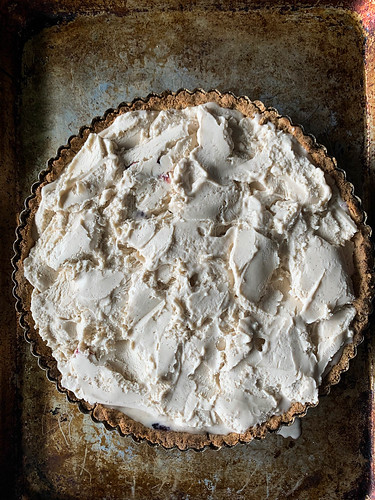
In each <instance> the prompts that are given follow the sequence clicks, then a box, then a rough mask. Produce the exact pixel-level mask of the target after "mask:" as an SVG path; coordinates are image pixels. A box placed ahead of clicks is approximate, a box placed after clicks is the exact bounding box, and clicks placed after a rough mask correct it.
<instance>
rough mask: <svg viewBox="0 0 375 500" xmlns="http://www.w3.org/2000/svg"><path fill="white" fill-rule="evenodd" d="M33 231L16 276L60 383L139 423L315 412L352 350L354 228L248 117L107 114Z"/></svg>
mask: <svg viewBox="0 0 375 500" xmlns="http://www.w3.org/2000/svg"><path fill="white" fill-rule="evenodd" d="M36 229H37V232H38V239H37V242H36V244H35V246H34V247H33V248H32V250H31V251H30V255H29V257H28V258H27V259H26V260H25V274H26V277H27V279H28V280H29V281H30V283H31V284H32V285H33V286H34V291H33V295H32V305H31V308H32V314H33V317H34V320H35V323H36V326H37V327H38V328H39V333H40V335H41V336H42V338H43V339H45V341H46V342H47V343H48V345H49V346H50V347H51V348H52V350H53V354H54V356H55V358H56V360H57V362H58V367H59V370H60V371H61V373H62V384H63V386H65V387H66V388H68V389H70V390H72V391H73V392H74V393H75V394H76V395H77V396H78V397H80V398H84V399H85V400H87V401H88V402H90V403H96V402H99V403H103V404H105V405H108V406H111V407H118V408H120V409H122V411H124V413H126V414H128V415H129V416H131V417H133V418H135V419H136V420H139V421H141V422H143V423H144V424H146V425H149V426H151V425H152V424H154V425H155V424H158V425H156V427H158V426H160V425H161V426H165V427H169V428H172V429H174V430H187V431H190V432H212V433H219V434H226V433H228V432H231V431H234V432H244V431H245V430H246V429H247V428H249V427H250V426H253V425H255V424H258V423H261V422H263V421H265V420H266V419H267V418H268V417H269V416H271V415H273V414H281V413H283V412H284V411H286V410H287V409H288V408H289V407H290V405H291V403H292V402H301V403H305V402H316V401H317V397H318V390H317V387H318V385H319V384H320V382H321V377H322V374H323V373H324V371H325V369H326V367H327V364H328V363H329V361H330V360H331V359H332V357H333V356H334V355H335V353H336V352H337V351H338V350H339V349H340V348H341V347H342V345H343V344H344V343H346V342H348V341H350V338H351V336H352V333H351V331H350V323H351V321H352V319H353V317H354V315H355V309H354V307H353V306H352V302H353V292H352V285H351V279H350V273H351V272H352V251H353V249H352V243H351V241H350V240H351V238H352V237H353V235H354V234H355V232H356V231H357V228H356V225H355V224H354V222H353V221H352V219H351V218H350V216H349V215H348V212H347V208H346V205H345V203H343V201H342V199H341V198H340V196H339V195H338V192H337V188H335V187H334V186H333V183H332V181H331V180H330V179H328V178H326V177H325V175H324V173H323V171H322V170H320V169H319V168H316V167H315V166H314V165H313V164H312V163H311V161H310V160H309V158H308V155H307V153H306V152H305V151H304V150H303V149H302V148H301V146H300V145H299V144H298V143H297V142H296V141H295V139H294V138H292V137H291V136H290V135H287V134H285V133H284V132H281V131H277V130H276V129H275V127H274V126H273V125H272V124H266V125H260V124H259V117H255V118H253V119H251V118H245V117H244V116H243V115H242V114H241V113H239V112H237V111H232V110H226V109H222V108H220V107H218V106H217V105H215V104H213V103H209V104H205V105H202V106H198V107H192V108H187V109H185V110H182V111H176V110H169V111H163V112H150V111H148V112H146V111H136V112H131V113H127V114H123V115H121V116H119V117H118V118H117V119H116V120H115V122H114V123H113V124H112V125H111V126H110V127H109V128H107V129H106V130H104V131H103V132H101V133H100V134H98V135H96V134H91V135H90V136H89V138H88V139H87V141H86V143H85V145H84V146H83V148H82V149H81V150H80V151H79V153H78V154H77V155H76V157H75V158H74V160H73V161H72V162H71V164H70V165H69V166H68V167H67V168H66V169H65V170H64V172H63V173H62V174H61V175H60V177H59V178H58V179H57V180H56V181H55V182H53V183H51V184H48V185H46V186H45V187H44V188H43V190H42V202H41V204H40V207H39V209H38V212H37V215H36Z"/></svg>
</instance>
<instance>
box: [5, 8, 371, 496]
mask: <svg viewBox="0 0 375 500" xmlns="http://www.w3.org/2000/svg"><path fill="white" fill-rule="evenodd" d="M374 42H375V5H374V3H373V2H372V1H365V0H363V1H356V2H349V1H344V0H343V1H340V2H338V1H324V0H321V1H317V0H313V1H302V0H300V1H291V2H285V1H284V2H281V1H272V0H264V1H262V2H261V1H260V0H254V1H243V0H236V1H226V0H222V1H219V2H217V1H213V0H195V1H192V2H187V3H181V2H179V1H177V0H169V1H162V0H155V1H146V0H138V1H137V2H135V1H134V0H128V1H125V0H113V1H111V2H105V1H104V0H92V1H89V0H83V1H80V2H78V1H76V0H62V1H61V0H60V1H57V0H34V1H31V0H27V1H25V0H24V1H23V2H21V1H8V2H6V1H5V2H2V3H0V88H1V95H2V100H1V108H2V112H1V113H0V134H1V135H0V137H1V141H0V164H1V170H0V193H1V196H0V211H1V219H0V224H1V226H0V227H1V233H0V234H1V243H2V246H3V248H2V253H1V266H2V268H1V271H2V272H1V274H0V279H1V281H0V284H1V291H2V293H1V296H0V300H1V304H0V321H1V326H2V334H1V337H0V355H1V359H2V362H1V364H0V390H1V405H0V450H1V451H0V492H1V493H0V497H1V498H5V499H11V498H22V499H34V498H35V499H64V500H65V499H75V498H77V499H82V500H84V499H173V500H174V499H176V500H177V499H190V500H194V499H203V498H204V499H206V498H208V499H215V500H216V499H254V500H258V499H266V498H268V499H304V500H306V499H327V500H328V499H346V500H350V499H355V500H356V499H362V498H366V497H367V498H373V497H374V498H375V493H374V489H373V466H372V463H373V462H372V457H373V396H372V394H373V393H372V390H373V356H372V349H373V344H374V341H373V340H372V339H371V329H370V330H368V331H367V334H366V339H365V342H364V343H363V344H362V345H361V346H360V347H359V349H358V355H357V357H356V358H355V359H354V360H353V361H352V362H351V366H350V370H349V371H348V372H347V373H345V374H344V375H343V376H342V380H341V383H340V384H339V385H337V386H335V387H333V389H332V390H331V394H330V395H329V396H327V397H323V398H322V399H321V402H320V404H319V405H318V406H317V407H316V408H313V409H311V410H309V412H308V414H307V416H306V417H305V418H303V419H302V434H301V436H300V437H299V438H298V439H297V440H293V439H292V438H286V439H285V438H283V437H282V436H280V435H276V434H271V435H268V436H267V438H266V439H265V440H263V441H253V442H251V443H249V444H247V445H237V446H235V447H234V448H224V449H221V450H219V451H215V450H212V449H207V450H205V451H204V452H201V453H197V452H194V451H188V452H180V451H179V450H176V449H172V450H165V449H163V448H161V447H151V446H149V445H148V444H147V443H137V442H135V441H133V440H132V439H131V438H130V437H123V436H120V435H119V434H118V433H117V432H110V431H109V430H107V429H106V428H105V427H104V426H103V425H102V424H98V423H95V422H93V421H92V420H91V418H90V417H89V416H88V415H84V414H82V413H81V412H80V411H79V409H78V407H77V406H76V405H72V404H70V403H69V402H68V401H67V400H66V397H65V395H63V394H60V393H58V392H57V391H56V388H55V385H54V384H51V383H50V382H49V381H48V380H47V378H46V377H45V373H44V372H43V370H41V369H40V368H39V367H38V365H37V359H36V358H34V357H33V356H32V355H31V353H30V350H29V345H28V344H27V343H26V342H25V340H24V338H23V333H22V328H21V327H20V326H19V325H18V321H17V320H18V318H17V315H16V312H15V309H14V299H13V298H12V293H11V290H12V283H11V272H12V269H11V265H10V259H11V257H12V242H13V240H14V229H15V227H16V225H17V214H18V213H19V212H20V211H21V210H22V206H23V200H24V199H25V198H26V197H27V195H28V194H29V192H30V186H31V185H32V183H33V182H34V181H35V180H36V179H37V173H38V172H39V171H40V170H42V169H43V168H44V167H45V165H46V162H47V160H48V159H49V158H50V157H53V156H55V153H56V150H57V148H58V147H59V146H60V145H62V144H65V143H66V142H67V139H68V137H69V136H70V135H72V134H75V133H77V131H78V129H79V127H80V126H81V125H85V124H88V123H90V122H91V119H92V118H93V117H94V116H96V115H101V114H102V113H103V112H104V111H105V110H106V109H108V108H109V107H114V106H116V105H117V104H119V103H120V102H123V101H130V100H132V99H133V98H135V97H141V96H146V95H147V94H149V93H150V92H162V91H163V90H166V89H169V90H177V89H179V88H182V87H185V88H190V89H193V88H195V87H201V88H205V89H209V88H218V89H219V90H221V91H232V92H234V93H235V94H236V95H243V94H244V95H248V96H249V97H250V98H251V99H253V100H255V99H260V100H262V101H263V102H264V103H265V104H266V106H274V107H276V108H277V109H278V110H279V111H280V112H281V113H282V114H287V115H289V116H290V117H291V118H292V120H293V122H295V123H301V124H303V125H304V127H305V130H306V131H308V132H311V133H312V134H314V135H315V136H316V137H317V140H318V141H319V142H321V143H323V144H324V145H326V146H327V148H328V152H329V153H330V154H332V155H334V156H335V157H336V158H337V160H338V165H339V166H340V167H341V168H343V169H344V170H346V172H347V176H348V179H349V180H350V181H351V182H352V183H353V184H354V186H355V191H356V194H357V195H359V196H360V197H361V198H362V200H363V203H364V208H365V210H366V211H367V213H368V215H369V224H370V225H371V224H372V223H373V221H374V215H375V212H374V196H373V192H374V186H375V182H374V181H375V176H374V166H375V150H374V144H375V142H374V140H373V139H374V134H375V127H374V117H375V90H374V89H375V86H374V83H375V71H374V62H375V59H374V57H375V56H374V54H375V43H374Z"/></svg>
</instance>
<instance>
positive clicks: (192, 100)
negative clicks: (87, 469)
mask: <svg viewBox="0 0 375 500" xmlns="http://www.w3.org/2000/svg"><path fill="white" fill-rule="evenodd" d="M207 102H215V103H217V104H218V105H220V106H222V107H224V108H230V109H237V110H238V111H241V113H243V114H244V115H245V116H250V117H252V116H254V115H255V114H260V115H261V123H266V122H272V123H273V124H274V125H275V126H276V128H277V129H279V130H283V131H285V132H287V133H289V134H291V135H292V136H294V137H295V138H296V139H297V141H298V142H299V143H300V144H301V145H302V146H303V147H304V148H305V150H307V152H308V153H309V155H310V159H311V160H312V162H313V163H314V165H315V166H317V167H319V168H321V169H322V170H323V171H324V172H326V173H329V174H330V176H331V177H332V178H333V179H334V181H335V183H336V185H337V186H338V189H339V192H340V195H341V197H342V199H343V200H344V201H345V202H346V204H347V206H348V209H349V213H350V215H351V217H352V219H353V220H354V221H355V222H356V224H357V226H358V232H357V233H356V234H355V236H354V238H353V242H354V254H353V261H354V268H355V273H354V274H353V276H352V281H353V288H354V294H355V297H356V299H355V301H354V303H353V305H354V307H355V309H356V316H355V317H354V319H353V321H352V323H351V329H352V331H353V341H352V343H350V344H348V345H346V346H345V347H344V349H343V351H342V355H341V358H340V360H339V361H338V363H337V364H336V365H334V366H333V367H332V368H331V370H330V371H329V373H328V374H327V375H326V376H325V378H324V379H323V382H322V384H321V385H320V388H319V394H327V393H328V392H329V390H330V387H331V386H332V385H334V384H337V383H338V382H339V380H340V375H341V373H342V372H343V371H346V370H347V369H348V367H349V361H350V359H351V358H353V357H354V356H355V355H356V347H357V346H358V344H359V343H360V342H361V341H362V340H363V331H364V329H365V327H366V326H367V324H368V317H369V314H370V312H371V300H372V297H373V292H374V273H373V250H372V245H371V241H370V236H371V229H370V228H369V226H367V225H366V214H365V212H364V211H363V210H362V208H361V202H360V200H359V198H357V197H356V196H355V195H354V194H353V186H352V184H350V183H349V182H348V181H347V180H346V179H345V173H344V172H343V171H342V170H340V169H338V168H337V163H336V160H335V159H334V158H332V157H330V156H329V155H328V154H327V151H326V149H325V148H324V146H322V145H319V144H317V143H316V141H315V138H314V137H313V136H311V135H306V134H305V133H304V131H303V128H302V127H301V126H298V125H293V124H292V122H291V120H290V119H289V118H288V117H285V116H281V115H279V113H278V112H277V111H276V110H275V109H272V108H266V107H265V106H264V105H263V104H262V103H261V102H260V101H254V102H253V101H251V100H250V99H249V98H248V97H244V96H243V97H236V96H234V95H233V94H231V93H220V92H219V91H217V90H212V91H209V92H205V91H203V90H201V89H197V90H194V91H192V92H191V91H188V90H185V89H183V90H180V91H178V92H164V93H162V94H160V95H157V94H150V95H149V96H148V97H147V98H146V99H135V100H134V101H133V102H131V103H122V104H120V105H119V106H118V107H117V108H116V109H110V110H108V111H107V112H106V113H105V114H104V115H103V117H98V118H95V119H94V120H93V121H92V123H91V126H90V127H83V128H81V129H80V131H79V134H78V135H76V136H72V137H71V138H70V139H69V141H68V144H67V145H66V146H62V147H61V148H59V150H58V152H57V156H56V158H53V159H51V160H50V161H49V162H48V167H47V169H46V170H44V171H43V172H41V173H40V175H39V181H38V182H37V183H36V184H34V185H33V187H32V195H31V196H29V198H27V200H26V202H25V207H26V208H25V210H24V211H23V212H22V213H21V215H20V224H19V226H18V228H17V240H16V242H15V245H14V247H15V256H14V258H13V266H14V273H13V280H14V283H15V288H14V295H15V297H16V299H17V305H16V308H17V312H18V313H19V321H20V324H21V326H22V328H23V329H24V331H25V338H26V340H27V341H28V342H30V343H31V345H32V352H33V354H34V355H35V356H37V357H38V358H39V364H40V366H41V367H42V368H43V369H45V370H46V371H47V377H48V378H49V380H51V381H53V382H55V383H56V386H57V389H58V390H59V391H60V392H63V393H65V394H66V395H67V397H68V399H69V401H71V402H74V403H76V404H78V405H79V408H80V410H81V411H82V412H84V413H90V414H91V416H92V419H93V420H94V421H97V422H103V423H104V425H105V426H106V427H107V428H111V429H113V428H117V429H118V431H119V432H120V434H122V435H131V436H132V437H133V438H134V439H135V440H136V441H142V440H146V441H147V442H148V443H150V444H152V445H156V444H158V445H162V446H163V447H165V448H172V447H177V448H179V449H180V450H186V449H195V450H203V449H204V448H206V447H211V448H215V449H218V448H221V447H222V446H234V445H236V444H237V443H239V442H241V443H247V442H249V441H251V440H252V439H254V438H264V437H265V435H266V434H267V432H268V431H276V430H277V429H278V428H279V427H280V426H281V425H290V424H292V423H293V422H294V419H295V417H301V416H303V415H305V414H306V412H307V410H308V408H309V407H311V406H316V405H315V404H309V403H307V404H301V403H293V404H292V406H291V407H290V408H289V410H288V411H287V412H286V413H284V414H282V415H280V416H273V417H271V418H269V419H268V421H266V422H265V423H263V424H261V425H257V426H254V427H250V428H249V429H248V430H247V431H246V432H244V433H243V434H237V433H231V434H228V435H216V434H209V433H204V434H191V433H186V432H175V431H166V430H156V429H152V428H148V427H145V426H144V425H143V424H141V423H139V422H136V421H134V420H133V419H131V418H130V417H128V416H126V415H125V414H123V413H122V412H120V411H118V410H115V409H110V408H107V407H105V406H103V405H102V404H95V405H91V404H89V403H87V402H86V401H84V400H82V399H78V398H77V397H76V396H75V395H74V394H73V393H72V392H71V391H68V390H67V389H65V388H64V387H62V385H61V374H60V372H59V370H58V368H57V362H56V360H55V359H54V357H53V356H52V351H51V349H50V348H49V347H48V346H47V345H46V343H45V342H44V341H43V340H42V338H41V337H40V336H39V334H38V332H37V330H36V328H35V325H34V321H33V318H32V314H31V309H30V304H31V293H32V290H33V287H32V286H31V285H30V283H29V282H28V281H27V280H26V278H25V276H24V272H23V261H24V259H25V258H26V257H27V255H28V253H29V251H30V249H31V247H32V246H33V244H34V240H33V235H32V233H33V222H34V217H35V213H36V211H37V209H38V207H39V204H40V201H41V188H42V187H43V186H44V185H45V184H47V183H49V182H52V181H54V180H55V179H56V178H57V177H58V176H59V174H60V173H61V172H62V170H63V169H64V168H65V167H66V166H67V165H68V164H69V163H70V162H71V161H72V159H73V157H74V156H75V155H76V154H77V152H78V151H79V150H80V148H81V147H82V146H83V144H84V143H85V141H86V139H87V137H88V135H89V134H90V133H91V132H96V133H97V132H100V131H102V130H103V129H105V128H107V127H108V126H109V125H111V123H112V122H113V121H114V120H115V119H116V118H117V116H119V115H120V114H123V113H127V112H128V111H135V110H156V111H157V110H164V109H171V108H175V109H183V108H186V107H189V106H196V105H199V104H203V103H207Z"/></svg>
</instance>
